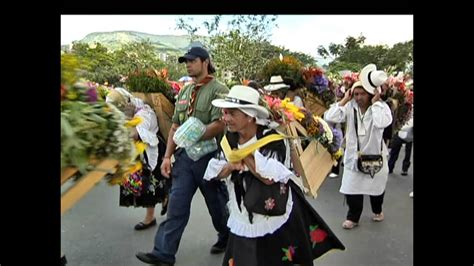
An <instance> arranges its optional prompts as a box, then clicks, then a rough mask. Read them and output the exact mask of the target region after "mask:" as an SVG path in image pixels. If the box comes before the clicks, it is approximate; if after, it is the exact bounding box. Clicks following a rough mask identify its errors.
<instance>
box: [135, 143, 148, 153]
mask: <svg viewBox="0 0 474 266" xmlns="http://www.w3.org/2000/svg"><path fill="white" fill-rule="evenodd" d="M145 149H146V144H145V143H143V142H141V141H136V142H135V150H136V154H137V156H138V155H140V154H142V153H143V152H144V151H145Z"/></svg>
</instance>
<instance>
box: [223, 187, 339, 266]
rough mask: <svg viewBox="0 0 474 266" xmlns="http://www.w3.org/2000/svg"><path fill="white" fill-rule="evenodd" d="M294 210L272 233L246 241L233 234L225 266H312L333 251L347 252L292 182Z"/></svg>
mask: <svg viewBox="0 0 474 266" xmlns="http://www.w3.org/2000/svg"><path fill="white" fill-rule="evenodd" d="M288 182H289V184H290V187H291V191H292V196H293V209H292V211H291V214H290V217H289V218H288V221H287V222H286V223H285V224H284V225H283V226H282V227H280V228H279V229H278V230H276V231H275V232H274V233H273V234H267V235H265V236H262V237H257V238H247V237H241V236H238V235H235V234H233V233H230V237H229V241H228V243H227V249H226V253H225V256H224V260H223V262H222V265H223V266H231V265H232V266H267V265H272V266H278V265H294V264H303V265H313V260H314V259H316V258H318V257H320V256H322V255H323V254H325V253H326V252H328V251H329V250H332V249H340V250H345V247H344V245H343V244H342V243H341V241H340V240H339V239H338V238H337V237H336V235H335V234H334V233H333V232H332V231H331V229H330V228H329V227H328V225H327V224H326V223H325V222H324V220H323V219H322V218H321V216H319V214H318V213H317V212H316V210H315V209H314V208H313V207H312V206H311V205H310V204H309V202H308V201H307V200H306V198H305V197H304V195H303V193H302V191H301V190H300V189H299V187H298V186H296V185H295V184H294V183H293V181H291V180H290V181H288Z"/></svg>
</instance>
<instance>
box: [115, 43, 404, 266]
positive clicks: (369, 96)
mask: <svg viewBox="0 0 474 266" xmlns="http://www.w3.org/2000/svg"><path fill="white" fill-rule="evenodd" d="M178 61H179V63H184V64H185V65H186V69H187V72H188V76H189V77H190V78H191V79H192V81H191V82H189V83H188V84H186V85H185V86H184V87H183V88H182V89H180V90H179V93H178V95H177V97H176V103H175V111H174V115H173V118H172V126H171V129H170V131H169V132H168V133H167V134H168V138H167V139H168V141H167V143H165V141H164V139H163V138H162V136H160V134H159V133H158V132H159V125H158V122H157V119H156V114H155V113H154V111H153V108H150V106H148V105H147V104H145V103H143V101H141V100H140V99H138V98H135V97H133V95H131V94H130V93H128V92H127V91H126V90H124V89H122V88H115V89H114V90H112V92H111V93H109V95H108V96H107V102H109V103H111V104H114V105H116V106H117V107H119V109H120V110H121V111H123V112H124V113H125V114H126V115H127V116H128V117H129V118H134V117H141V120H142V123H140V124H139V125H137V127H136V128H135V129H134V132H135V134H134V136H135V138H136V139H137V140H140V141H142V142H143V143H145V144H146V150H145V152H144V155H143V156H141V157H140V160H141V161H142V163H143V165H145V166H146V167H144V168H143V170H142V172H141V176H142V177H144V179H143V180H142V183H141V184H142V188H141V189H140V190H139V192H138V193H137V192H136V191H134V190H132V189H130V184H122V185H121V188H120V205H121V206H135V207H144V208H146V215H145V218H144V219H143V221H141V222H139V223H138V224H137V225H136V226H135V229H136V230H144V229H147V228H150V227H152V226H154V225H156V224H157V222H156V218H155V216H154V209H155V205H156V204H157V203H159V202H162V203H163V210H162V215H164V214H166V219H165V220H164V221H162V222H161V224H160V225H159V227H158V230H157V232H156V235H155V239H154V243H153V246H152V248H151V249H150V250H149V251H147V252H138V253H137V254H136V257H137V258H138V259H139V260H140V261H142V262H144V263H148V264H154V265H174V263H175V262H176V260H177V258H176V254H177V252H178V248H179V244H180V240H181V238H182V235H183V233H184V231H185V228H186V226H187V224H188V220H189V217H190V211H191V202H192V200H193V197H194V194H195V193H196V191H197V189H198V188H199V190H200V191H201V193H202V195H203V196H204V200H205V203H206V205H207V209H208V212H209V215H210V216H211V219H212V224H213V226H214V228H215V230H216V233H217V236H216V242H215V244H214V245H212V246H211V247H210V250H209V252H210V253H212V254H220V253H224V257H223V261H222V265H223V266H224V265H225V266H228V265H255V266H260V265H295V264H296V265H313V263H314V260H315V259H317V258H318V257H320V256H321V255H323V254H325V253H326V252H328V251H330V250H333V249H339V250H344V249H345V248H346V247H345V246H344V244H343V243H342V242H341V241H340V240H339V238H338V237H337V236H336V235H335V234H334V232H333V231H332V230H331V228H330V227H331V226H330V225H328V224H327V223H326V222H325V221H324V219H323V218H322V217H321V216H320V215H319V214H318V212H317V211H316V209H314V208H313V207H312V206H311V204H310V203H309V202H308V201H307V200H306V198H305V195H304V188H302V187H301V186H300V185H299V184H301V182H300V181H299V180H297V179H298V177H297V176H296V175H295V173H294V172H293V171H292V169H291V166H290V165H288V163H287V162H288V156H289V154H290V153H289V150H290V149H291V147H290V146H289V142H288V141H285V136H284V135H283V134H281V132H278V131H276V130H275V129H274V128H272V127H271V126H269V125H270V124H271V119H270V115H269V112H268V110H267V109H266V108H265V107H264V106H263V105H262V102H261V101H260V98H261V96H262V95H271V96H273V97H276V98H279V99H284V98H289V100H290V102H292V103H293V104H294V105H295V106H297V107H298V108H305V99H304V95H302V94H301V93H300V91H299V88H298V86H297V84H295V83H294V81H293V80H291V79H288V78H284V77H282V76H280V75H275V76H272V77H271V78H270V80H269V81H268V83H266V84H265V86H261V84H260V83H258V82H255V81H250V82H247V83H246V84H243V85H235V86H233V87H232V88H230V89H229V88H228V87H227V86H226V85H224V84H223V83H222V82H220V81H219V80H217V79H216V78H215V77H214V76H213V73H215V71H216V70H215V67H214V66H213V64H212V61H211V57H210V55H209V53H208V52H207V51H206V50H205V49H204V48H202V47H192V48H191V49H190V50H189V51H188V52H187V53H186V54H184V55H183V56H181V57H179V59H178ZM331 83H332V84H331V88H332V89H333V90H334V94H335V95H336V99H335V102H334V103H332V104H331V105H330V107H329V109H328V110H327V111H326V112H325V113H324V115H323V118H324V120H326V121H327V122H328V123H329V124H330V125H331V126H333V127H338V128H340V129H341V130H343V131H344V139H345V143H344V149H345V152H344V156H343V158H342V159H341V160H338V163H339V164H340V165H341V166H340V165H339V164H338V165H337V166H336V167H334V168H333V170H332V173H331V174H330V175H331V177H337V176H339V169H340V167H341V169H343V174H342V181H341V187H340V190H339V191H340V192H341V193H342V194H343V195H344V197H345V199H346V201H347V204H348V211H347V214H346V217H345V220H344V221H343V223H342V227H343V228H344V229H353V228H354V227H356V226H358V225H359V219H360V217H361V213H362V207H363V198H364V195H369V198H370V203H371V207H372V212H373V217H372V219H373V221H376V222H382V221H383V220H384V218H385V217H384V213H383V211H382V205H383V201H384V194H385V188H386V184H387V180H388V176H389V174H390V173H392V172H393V171H394V169H395V163H396V160H397V158H398V155H399V152H400V150H401V147H402V145H403V144H405V158H404V160H403V165H402V175H406V174H407V172H408V168H409V167H410V164H411V163H410V156H411V147H412V143H413V118H410V119H409V121H408V122H407V123H406V124H405V125H403V127H401V129H399V130H398V129H396V127H395V126H394V123H393V122H394V120H395V119H394V112H395V110H396V104H397V103H396V102H393V101H392V100H393V98H391V97H390V95H389V94H390V93H393V90H392V87H393V86H394V85H393V84H395V82H393V80H392V79H390V78H389V77H388V76H387V73H385V72H384V71H381V70H377V67H376V66H375V65H373V64H369V65H367V66H365V67H364V68H363V69H361V71H360V73H359V74H358V75H356V76H354V75H353V73H351V74H348V75H346V76H344V78H343V81H342V83H341V84H335V83H334V82H331ZM387 128H390V129H393V128H395V129H396V130H395V134H393V132H388V133H387ZM183 139H184V141H183ZM183 143H188V144H183ZM189 143H190V144H189ZM387 144H389V147H388V146H387ZM410 196H412V193H411V194H410Z"/></svg>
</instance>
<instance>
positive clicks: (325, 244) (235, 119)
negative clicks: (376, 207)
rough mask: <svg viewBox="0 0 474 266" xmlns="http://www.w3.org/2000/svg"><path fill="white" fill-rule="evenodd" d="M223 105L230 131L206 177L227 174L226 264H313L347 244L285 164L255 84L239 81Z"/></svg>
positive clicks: (280, 139) (218, 104)
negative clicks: (310, 199)
mask: <svg viewBox="0 0 474 266" xmlns="http://www.w3.org/2000/svg"><path fill="white" fill-rule="evenodd" d="M212 104H213V105H214V106H216V107H219V108H222V110H223V113H224V116H223V119H224V121H225V123H226V128H227V132H226V134H225V136H224V137H223V139H222V141H221V143H220V151H221V152H220V153H219V154H218V157H217V158H214V159H211V160H210V161H209V164H208V167H207V169H206V172H205V174H204V179H206V180H211V179H214V178H223V179H226V183H227V188H228V191H229V202H228V207H229V212H230V216H229V220H228V222H227V226H228V227H229V228H230V232H231V233H230V237H229V240H228V243H227V249H226V253H225V256H224V260H223V262H222V265H226V266H227V265H252V266H263V265H272V266H274V265H277V266H278V265H293V264H302V265H313V260H314V259H316V258H318V257H319V256H321V255H322V254H324V253H326V252H327V251H329V250H331V249H342V250H344V249H345V247H344V245H343V244H342V243H341V242H340V241H339V239H337V237H336V236H335V235H334V233H333V232H332V231H331V230H330V228H329V227H328V226H327V225H326V223H325V222H324V221H323V219H322V218H321V217H320V216H319V215H318V214H317V212H316V211H315V210H314V209H313V208H312V207H311V205H310V204H309V203H308V202H307V201H306V199H305V197H304V195H303V193H302V191H301V189H300V188H299V187H298V186H297V185H296V184H295V183H294V181H293V180H292V178H295V177H294V175H293V173H292V172H291V171H290V170H288V168H286V167H285V166H284V164H283V163H284V161H285V156H286V146H285V144H284V142H283V138H284V137H283V136H282V135H280V134H278V133H277V132H276V131H275V130H273V129H269V128H268V127H267V126H266V125H267V124H268V120H267V118H268V116H269V113H268V111H267V110H266V109H265V108H264V107H262V106H260V105H259V94H258V92H257V91H255V90H254V89H252V88H250V87H247V86H241V85H237V86H234V87H232V89H231V90H230V92H229V94H228V95H227V97H226V98H225V99H216V100H214V101H212Z"/></svg>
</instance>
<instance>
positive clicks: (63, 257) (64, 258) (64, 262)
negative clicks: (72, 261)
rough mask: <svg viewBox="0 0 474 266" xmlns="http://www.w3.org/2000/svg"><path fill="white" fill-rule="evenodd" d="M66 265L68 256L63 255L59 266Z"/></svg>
mask: <svg viewBox="0 0 474 266" xmlns="http://www.w3.org/2000/svg"><path fill="white" fill-rule="evenodd" d="M66 264H67V259H66V255H63V256H62V257H61V264H59V265H61V266H64V265H66Z"/></svg>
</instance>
